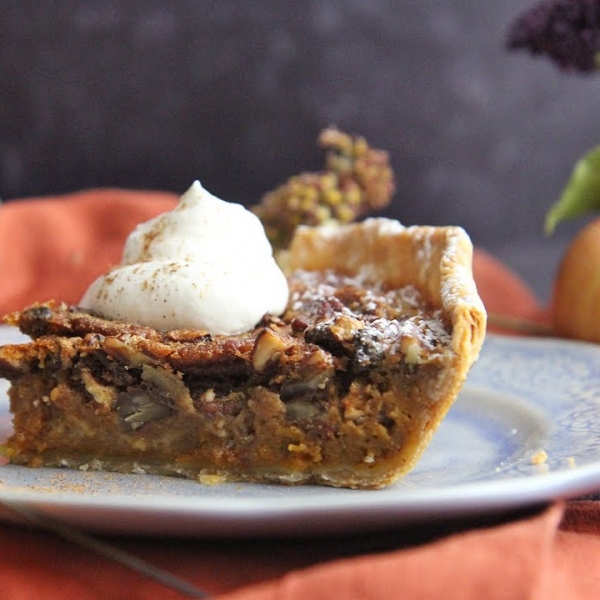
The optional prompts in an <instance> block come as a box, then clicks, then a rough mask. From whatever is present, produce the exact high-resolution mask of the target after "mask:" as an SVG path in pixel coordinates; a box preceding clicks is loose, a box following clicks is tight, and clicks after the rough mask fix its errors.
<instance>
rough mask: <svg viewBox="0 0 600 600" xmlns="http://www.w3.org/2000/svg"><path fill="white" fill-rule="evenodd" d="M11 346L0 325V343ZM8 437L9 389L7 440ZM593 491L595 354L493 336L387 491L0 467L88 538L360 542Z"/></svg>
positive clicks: (0, 386)
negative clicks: (411, 466) (331, 537)
mask: <svg viewBox="0 0 600 600" xmlns="http://www.w3.org/2000/svg"><path fill="white" fill-rule="evenodd" d="M16 335H17V334H16V332H15V331H14V330H12V329H9V328H4V329H1V328H0V343H1V342H2V341H8V340H12V339H15V338H16ZM9 433H10V417H9V415H8V402H7V398H6V385H4V382H2V383H0V439H4V438H5V437H6V436H7V435H8V434H9ZM544 457H546V458H545V460H543V459H544ZM598 490H600V345H591V344H583V343H577V342H568V341H561V340H554V339H529V338H511V337H499V336H488V339H487V340H486V342H485V345H484V348H483V351H482V355H481V357H480V359H479V361H478V363H477V364H476V365H475V367H474V368H473V370H472V372H471V374H470V375H469V379H468V381H467V384H466V386H465V387H464V389H463V391H462V392H461V394H460V395H459V398H458V399H457V401H456V403H455V404H454V406H453V407H452V409H451V410H450V413H449V414H448V416H447V418H446V420H445V421H444V422H443V424H442V425H441V427H440V428H439V430H438V432H437V433H436V435H435V437H434V440H433V442H432V443H431V445H430V446H429V448H428V449H427V451H426V452H425V454H424V455H423V457H422V459H421V461H420V462H419V464H418V465H417V467H416V468H415V470H414V471H413V472H412V473H411V474H410V475H409V476H407V477H406V478H405V479H404V480H402V481H401V482H399V483H397V484H396V485H394V486H392V487H390V488H388V489H385V490H379V491H354V490H337V489H332V488H325V487H314V486H306V487H284V486H271V485H247V484H223V485H215V486H204V485H200V484H197V483H195V482H192V481H186V480H179V479H172V478H165V477H154V476H149V475H115V474H109V473H97V472H89V471H88V472H85V473H84V472H80V471H69V470H61V469H27V468H23V467H15V466H11V465H5V466H3V467H1V468H0V501H2V500H3V501H5V502H11V503H13V504H17V505H20V506H24V507H30V508H31V507H34V508H37V509H39V510H41V511H43V512H44V513H46V514H48V515H52V516H54V517H58V518H60V519H62V520H64V521H66V522H68V523H71V524H75V525H79V526H82V527H84V528H87V529H90V530H92V531H99V532H108V533H128V534H129V533H134V534H153V535H158V534H161V535H162V534H167V535H185V536H248V535H279V534H286V535H307V534H318V533H332V532H356V531H361V530H362V531H364V530H369V529H376V528H383V527H385V528H387V527H392V526H397V525H405V524H408V523H418V522H425V521H432V520H436V519H446V518H455V517H456V518H458V517H461V518H462V517H468V516H469V515H475V514H483V513H493V512H499V511H503V510H508V509H514V508H520V507H526V506H530V505H535V504H537V503H543V502H547V501H550V500H553V499H559V498H571V497H576V496H579V495H582V494H586V493H590V492H593V491H598ZM0 516H2V515H0ZM5 517H6V518H9V514H8V512H7V513H6V514H5Z"/></svg>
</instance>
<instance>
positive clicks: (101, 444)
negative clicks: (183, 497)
mask: <svg viewBox="0 0 600 600" xmlns="http://www.w3.org/2000/svg"><path fill="white" fill-rule="evenodd" d="M471 255H472V246H471V242H470V240H469V238H468V236H467V235H466V233H465V232H464V231H463V230H462V229H460V228H455V227H444V228H443V227H417V226H414V227H404V226H402V225H400V224H399V223H398V222H397V221H392V220H389V219H374V218H373V219H369V220H367V221H365V222H363V223H355V224H350V225H344V226H339V227H316V228H308V227H304V228H299V230H298V231H297V233H296V235H295V237H294V240H293V242H292V245H291V247H290V251H289V256H288V257H287V268H288V279H289V286H290V299H289V303H288V306H287V309H286V311H285V313H284V314H283V315H282V316H280V317H274V316H270V315H266V316H265V317H264V318H263V320H262V321H261V322H260V323H259V324H258V326H257V327H256V328H255V329H254V330H252V331H248V332H247V333H244V334H241V335H235V336H231V335H209V334H207V333H206V332H204V331H201V330H172V331H166V332H160V331H157V330H155V329H152V328H148V327H143V326H138V325H135V324H132V323H126V322H119V321H111V320H107V319H104V318H101V317H99V316H97V315H94V314H92V313H90V312H88V311H84V310H82V309H80V308H78V307H73V306H66V305H62V304H58V303H45V304H38V305H34V306H32V307H29V308H27V309H25V310H23V311H21V312H19V313H14V314H11V315H9V316H8V317H7V318H6V321H7V322H8V323H10V324H13V325H17V326H18V327H19V328H20V329H21V331H23V332H24V333H26V334H28V335H29V336H30V337H31V338H32V341H31V342H30V343H27V344H20V345H16V344H15V345H7V346H4V347H2V348H0V376H2V377H5V378H7V379H9V380H10V382H11V388H10V391H9V397H10V403H11V411H12V412H13V415H14V419H13V420H14V434H13V435H12V437H11V438H10V439H9V440H8V441H7V443H6V447H5V453H6V455H7V456H8V458H9V460H10V461H11V462H12V463H15V464H21V465H28V466H33V467H36V466H67V467H73V468H81V469H87V468H90V469H105V470H112V471H122V472H132V471H133V472H148V473H155V474H168V475H181V476H186V477H190V478H195V479H198V480H199V481H201V482H217V481H248V482H279V483H288V484H300V483H314V484H324V485H331V486H338V487H352V488H379V487H383V486H385V485H388V484H390V483H392V482H394V481H395V480H397V479H398V478H399V477H401V476H402V475H404V474H405V473H407V472H408V471H409V470H410V469H411V468H412V467H413V466H414V464H415V462H416V461H417V460H418V458H419V456H420V455H421V453H422V452H423V450H424V449H425V447H426V446H427V444H428V442H429V441H430V439H431V437H432V434H433V433H434V431H435V429H436V428H437V426H438V425H439V423H440V422H441V420H442V419H443V418H444V416H445V414H446V412H447V411H448V409H449V408H450V406H451V404H452V402H453V400H454V399H455V397H456V395H457V393H458V391H459V390H460V388H461V386H462V384H463V383H464V380H465V378H466V376H467V373H468V371H469V368H470V367H471V365H472V363H473V362H474V361H475V360H476V358H477V356H478V353H479V350H480V347H481V344H482V341H483V337H484V332H485V320H486V317H485V311H484V308H483V305H482V303H481V300H480V298H479V296H478V294H477V290H476V287H475V284H474V282H473V278H472V272H471Z"/></svg>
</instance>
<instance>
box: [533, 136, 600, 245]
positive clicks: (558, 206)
mask: <svg viewBox="0 0 600 600" xmlns="http://www.w3.org/2000/svg"><path fill="white" fill-rule="evenodd" d="M595 210H600V146H597V147H596V148H594V149H593V150H590V151H589V152H588V153H587V154H585V155H584V156H583V157H582V158H580V159H579V160H578V161H577V164H576V165H575V168H574V169H573V172H572V174H571V177H570V179H569V181H568V182H567V185H566V187H565V189H564V190H563V192H562V195H561V196H560V198H559V199H558V201H557V202H556V203H555V204H554V205H553V206H552V207H551V208H550V210H549V211H548V212H547V213H546V219H545V222H544V230H545V231H546V234H547V235H550V234H552V232H553V231H554V229H555V228H556V226H557V225H558V223H560V222H561V221H563V220H565V219H574V218H575V217H580V216H583V215H585V214H587V213H589V212H592V211H595Z"/></svg>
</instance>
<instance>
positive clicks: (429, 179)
mask: <svg viewBox="0 0 600 600" xmlns="http://www.w3.org/2000/svg"><path fill="white" fill-rule="evenodd" d="M531 5H532V3H531V2H525V1H518V0H502V1H501V2H491V1H483V2H482V1H481V0H419V1H418V2H409V1H406V0H404V1H402V0H398V1H394V0H388V1H386V0H305V1H301V2H290V1H289V0H273V1H260V0H244V1H242V0H229V1H224V2H209V1H201V0H198V1H191V0H188V1H184V0H171V1H164V0H144V1H133V0H130V1H128V0H122V1H110V0H103V1H102V2H98V1H95V0H80V1H75V0H62V1H60V0H58V1H53V2H43V1H39V2H38V1H35V0H28V1H17V0H12V1H6V0H5V1H4V2H2V3H1V13H0V196H1V197H2V199H3V200H15V199H18V198H21V197H25V196H31V195H41V194H54V193H59V192H67V191H72V190H78V189H82V188H87V187H91V186H122V187H131V188H153V189H163V190H171V191H176V192H182V191H184V190H185V189H186V188H187V186H188V185H189V184H190V183H191V182H192V180H194V179H196V178H198V179H200V180H201V181H202V183H203V184H204V186H205V187H206V188H208V189H209V190H210V191H212V192H213V193H215V194H217V195H220V196H221V197H223V198H225V199H227V200H233V201H237V202H242V203H245V204H250V203H253V202H255V201H257V200H258V199H259V198H260V196H261V195H262V193H263V192H264V191H266V190H267V189H270V188H272V187H274V186H276V185H277V184H279V183H282V182H283V181H284V180H285V179H287V177H288V176H290V175H291V174H293V173H296V172H298V171H301V170H306V169H318V168H320V166H321V162H322V155H321V152H320V151H319V150H318V148H317V147H316V138H317V135H318V133H319V131H320V130H321V129H322V128H323V127H324V126H326V125H330V124H334V125H338V126H339V127H341V128H343V129H345V130H348V131H351V132H356V133H360V134H363V135H364V136H365V137H367V139H368V140H369V141H370V142H371V143H372V144H373V145H376V146H378V147H381V148H385V149H387V150H389V152H390V154H391V157H392V162H393V166H394V169H395V172H396V175H397V182H398V191H397V193H396V197H395V199H394V202H393V205H392V207H390V209H389V210H388V211H387V212H386V214H387V215H389V216H394V217H397V218H399V219H400V220H402V221H403V222H405V223H407V224H409V223H416V222H418V223H429V224H448V223H451V224H459V225H462V226H464V227H465V228H466V229H467V230H468V231H469V233H470V234H471V236H472V238H473V240H474V242H475V243H476V244H478V245H480V246H482V247H485V248H487V249H489V250H491V251H492V252H494V253H496V254H497V255H498V256H499V257H500V258H502V259H503V260H505V261H506V262H508V264H509V265H511V266H512V267H513V268H515V269H516V270H517V271H518V272H520V273H521V274H522V275H523V276H524V277H525V278H526V279H527V280H528V281H529V282H530V283H531V284H532V285H533V286H534V288H535V289H536V290H537V291H538V293H539V294H540V296H541V297H543V298H546V297H548V294H549V289H550V282H551V279H552V277H553V275H554V270H555V268H556V263H557V261H558V258H559V256H560V254H561V253H562V251H563V249H564V247H565V245H566V243H567V242H568V240H569V239H570V238H571V236H572V235H573V232H574V231H576V229H577V228H578V227H580V226H581V222H575V223H572V224H567V225H564V226H560V228H559V231H558V233H557V234H556V235H555V236H554V237H553V238H551V239H547V238H545V237H544V235H543V232H542V221H543V215H544V213H545V211H546V210H547V209H548V207H549V206H550V204H551V203H552V202H554V200H555V199H556V197H557V195H558V193H559V192H560V190H561V188H562V186H563V185H564V183H565V181H566V179H567V177H568V176H569V174H570V171H571V169H572V167H573V164H574V162H575V161H576V159H577V158H578V157H579V156H580V155H581V154H582V153H583V152H585V151H586V150H588V149H589V148H590V147H592V146H594V145H595V144H597V143H600V131H599V128H598V126H597V113H596V109H595V108H594V107H596V106H597V104H598V101H599V100H600V75H599V76H598V77H589V76H588V77H583V76H581V75H566V74H564V73H560V72H559V71H557V69H556V68H555V67H554V66H553V65H552V64H550V63H549V62H548V61H547V60H545V59H541V58H538V59H535V58H532V57H530V56H528V55H526V54H524V53H514V52H508V51H507V50H506V49H505V47H504V40H505V36H506V30H507V27H508V25H509V23H510V22H511V21H512V20H514V19H515V18H516V16H517V15H518V14H520V13H521V12H523V11H524V10H525V9H526V8H528V7H529V6H531Z"/></svg>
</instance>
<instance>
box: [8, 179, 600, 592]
mask: <svg viewBox="0 0 600 600" xmlns="http://www.w3.org/2000/svg"><path fill="white" fill-rule="evenodd" d="M175 202H176V198H175V196H173V195H171V194H161V193H145V192H130V191H123V190H93V191H88V192H82V193H79V194H73V195H70V196H65V197H60V198H44V199H32V200H27V201H24V200H20V201H18V202H14V203H9V204H7V205H4V206H2V207H0V312H3V313H4V312H8V311H11V310H15V309H18V308H21V307H22V306H24V305H27V304H29V303H31V302H34V301H36V300H46V299H49V298H51V297H54V298H56V299H57V300H66V301H67V302H77V300H78V299H79V297H80V296H81V294H82V293H83V291H84V289H85V288H86V286H87V285H88V284H89V282H90V281H91V280H92V279H94V278H95V277H96V275H98V274H99V273H101V272H103V271H104V270H105V269H106V267H107V266H108V265H110V264H114V263H115V262H117V261H118V260H119V258H120V253H121V247H122V243H123V240H124V238H125V236H126V235H127V233H128V231H129V230H130V229H132V228H133V226H134V225H135V224H136V223H137V222H139V221H142V220H145V219H148V218H150V217H152V216H154V215H155V214H158V213H159V212H162V211H164V210H168V209H169V208H171V207H172V206H173V205H174V204H175ZM474 271H475V278H476V280H477V282H478V286H479V289H480V293H481V295H482V298H483V300H484V303H485V304H486V306H487V308H488V310H489V311H490V312H496V313H499V314H509V315H511V316H514V317H525V318H527V319H529V318H537V319H539V318H543V313H544V311H543V307H541V306H540V305H539V303H538V302H537V300H536V298H535V296H534V295H533V293H532V292H531V290H530V289H529V288H528V287H527V285H525V284H524V283H523V282H522V281H520V279H519V278H518V277H516V276H515V275H514V274H513V273H512V272H511V271H510V270H508V269H506V267H504V266H503V265H502V263H500V262H499V261H497V260H496V259H495V258H494V257H492V256H490V255H489V254H487V253H485V252H483V251H481V250H477V251H476V253H475V260H474ZM475 526H477V527H475ZM428 527H429V528H430V531H429V537H427V536H426V537H425V538H419V532H420V531H422V529H423V528H422V527H417V526H415V527H414V528H407V529H399V530H391V531H386V532H384V533H377V532H373V533H370V534H365V535H364V536H363V537H359V538H357V537H356V536H354V537H345V536H338V537H334V538H330V539H313V540H299V539H295V540H294V539H289V540H220V541H219V540H193V539H184V540H174V539H152V538H151V539H139V538H129V539H128V538H116V539H114V538H113V539H111V542H113V543H114V544H117V545H118V546H119V547H121V548H123V549H125V550H127V551H129V552H131V553H133V554H135V555H137V556H139V557H141V558H143V559H145V560H147V561H148V562H150V563H153V564H155V565H157V566H159V567H162V568H164V569H167V570H168V571H170V572H172V573H173V574H175V575H177V576H179V577H182V578H185V579H187V580H189V581H190V582H193V583H195V584H196V585H197V586H198V587H200V588H203V589H205V590H206V591H208V592H210V593H211V594H213V595H214V596H215V597H218V598H219V600H307V599H310V600H319V599H323V600H334V599H338V598H340V599H344V600H346V599H352V600H375V599H377V600H392V599H394V600H396V599H397V598H402V599H403V600H411V599H417V598H419V599H420V598H428V599H438V598H440V599H441V598H444V599H445V600H448V599H449V600H475V599H477V600H479V599H480V598H486V600H513V599H519V598H522V599H531V600H542V599H543V600H554V599H557V600H558V599H561V600H591V599H592V598H593V599H595V598H596V597H598V593H599V591H600V507H599V505H598V504H597V503H596V502H583V501H579V502H577V501H573V502H568V503H566V504H563V503H556V504H554V505H552V506H549V507H547V508H545V509H544V510H540V511H539V512H537V513H535V514H533V516H531V515H529V516H523V515H521V516H520V517H517V516H515V515H513V516H512V517H511V518H507V520H506V521H505V522H499V521H498V520H495V521H493V520H489V521H488V523H487V527H482V520H481V518H479V519H477V520H475V519H474V520H473V524H472V526H469V525H462V526H461V527H459V528H455V529H453V528H452V526H451V524H449V523H440V524H439V530H437V531H436V530H435V527H436V526H434V531H433V532H432V531H431V526H428ZM380 536H383V538H384V540H385V544H384V545H383V548H384V549H383V550H381V551H379V552H376V551H373V548H374V547H376V546H377V544H374V543H373V540H379V542H381V539H380ZM432 539H433V540H434V541H431V540H432ZM180 597H182V596H180V595H178V594H177V593H175V592H173V591H169V590H166V589H165V588H164V587H162V586H161V585H159V584H157V583H154V582H152V581H149V580H146V579H144V578H142V577H141V576H140V575H138V574H136V573H133V572H131V571H129V570H128V569H126V568H125V567H122V566H120V565H118V564H115V563H113V562H111V561H109V560H107V559H104V558H99V557H98V556H96V555H95V554H93V553H91V552H89V551H85V550H82V549H80V548H79V547H76V546H74V545H72V544H70V543H68V542H65V541H63V540H62V539H58V538H56V537H54V536H53V535H52V534H49V533H44V532H39V531H35V530H30V529H26V528H25V529H23V528H18V527H14V526H11V525H6V524H5V525H0V598H1V599H3V600H4V599H6V600H33V599H37V598H44V599H46V600H58V599H60V600H100V599H105V598H110V599H111V600H126V599H127V600H155V599H156V600H158V599H169V598H180Z"/></svg>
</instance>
